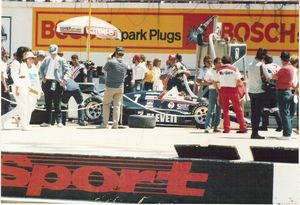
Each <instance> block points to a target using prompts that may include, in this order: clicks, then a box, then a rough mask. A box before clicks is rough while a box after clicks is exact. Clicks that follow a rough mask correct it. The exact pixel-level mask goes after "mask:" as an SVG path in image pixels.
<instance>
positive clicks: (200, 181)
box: [1, 153, 273, 204]
mask: <svg viewBox="0 0 300 205" xmlns="http://www.w3.org/2000/svg"><path fill="white" fill-rule="evenodd" d="M1 162H2V166H1V170H2V173H1V182H2V185H1V191H2V193H1V194H2V196H3V197H31V198H32V197H34V198H46V199H71V200H87V201H102V202H124V203H185V204H186V203H214V204H223V203H224V204H225V203H230V204H244V203H250V204H256V203H260V204H271V203H272V196H273V164H271V163H236V162H229V161H226V160H224V161H220V160H219V161H218V160H199V159H198V160H197V159H172V160H171V159H146V158H129V157H100V156H82V155H81V156H80V155H66V154H65V155H61V154H60V155H55V154H37V153H36V154H27V153H2V161H1Z"/></svg>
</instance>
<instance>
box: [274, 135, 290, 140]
mask: <svg viewBox="0 0 300 205" xmlns="http://www.w3.org/2000/svg"><path fill="white" fill-rule="evenodd" d="M277 139H278V140H290V139H291V136H280V137H277Z"/></svg>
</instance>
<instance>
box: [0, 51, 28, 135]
mask: <svg viewBox="0 0 300 205" xmlns="http://www.w3.org/2000/svg"><path fill="white" fill-rule="evenodd" d="M27 51H30V48H27V47H19V48H18V49H17V52H16V59H15V60H13V62H12V63H11V64H10V71H11V77H12V79H13V81H14V84H13V86H12V92H13V95H14V97H15V99H16V104H17V106H16V107H15V108H14V109H13V110H11V111H9V112H8V113H6V114H5V115H3V116H1V126H2V129H4V125H5V122H6V121H7V120H9V119H11V118H12V117H14V116H16V115H19V116H20V118H22V116H23V119H24V115H25V112H23V110H22V107H23V105H24V101H26V98H25V97H26V95H27V96H28V94H29V89H28V81H27V80H28V76H27V66H26V64H25V63H24V61H23V57H24V54H25V53H26V52H27ZM26 79H27V80H26ZM25 103H26V102H25ZM20 122H21V128H22V129H23V130H27V127H26V123H25V122H26V121H25V119H24V120H23V121H22V120H21V121H20Z"/></svg>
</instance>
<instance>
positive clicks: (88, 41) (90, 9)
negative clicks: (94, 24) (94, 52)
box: [87, 0, 92, 61]
mask: <svg viewBox="0 0 300 205" xmlns="http://www.w3.org/2000/svg"><path fill="white" fill-rule="evenodd" d="M91 17H92V0H89V29H88V38H87V59H88V61H90V60H91V59H90V48H91Z"/></svg>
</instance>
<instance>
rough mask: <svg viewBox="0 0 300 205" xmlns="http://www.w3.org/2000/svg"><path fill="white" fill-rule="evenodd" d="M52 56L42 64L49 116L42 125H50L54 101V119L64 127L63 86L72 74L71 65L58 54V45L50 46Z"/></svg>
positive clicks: (41, 74) (42, 76)
mask: <svg viewBox="0 0 300 205" xmlns="http://www.w3.org/2000/svg"><path fill="white" fill-rule="evenodd" d="M49 53H50V56H47V57H46V58H45V59H44V61H43V62H42V64H41V67H40V76H41V78H42V89H43V92H44V93H45V104H46V113H47V117H46V119H45V121H44V122H43V123H42V124H41V127H49V126H50V123H51V122H53V120H51V112H52V103H53V104H54V110H55V111H54V118H55V119H54V120H56V122H57V126H58V127H63V124H62V115H61V94H62V92H63V86H64V84H65V82H66V81H67V79H68V78H69V76H70V71H71V70H70V67H69V66H68V64H67V62H66V60H65V59H64V58H61V57H60V56H58V55H57V54H58V46H57V45H55V44H51V45H50V46H49Z"/></svg>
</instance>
